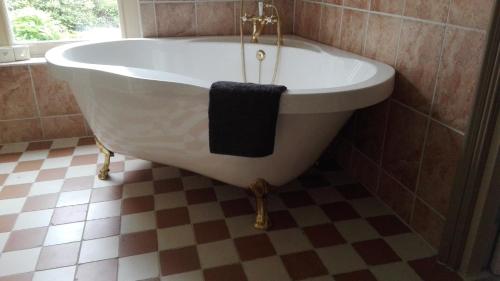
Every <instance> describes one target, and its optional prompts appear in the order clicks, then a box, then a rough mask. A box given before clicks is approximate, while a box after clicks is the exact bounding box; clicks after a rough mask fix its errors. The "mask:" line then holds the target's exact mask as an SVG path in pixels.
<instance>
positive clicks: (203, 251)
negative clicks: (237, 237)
mask: <svg viewBox="0 0 500 281" xmlns="http://www.w3.org/2000/svg"><path fill="white" fill-rule="evenodd" d="M197 249H198V255H199V258H200V264H201V267H202V268H210V267H217V266H222V265H228V264H233V263H238V262H239V257H238V253H237V252H236V248H235V246H234V243H233V241H232V240H231V239H227V240H222V241H217V242H212V243H205V244H201V245H198V246H197Z"/></svg>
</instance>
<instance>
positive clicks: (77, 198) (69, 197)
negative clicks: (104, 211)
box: [56, 189, 91, 207]
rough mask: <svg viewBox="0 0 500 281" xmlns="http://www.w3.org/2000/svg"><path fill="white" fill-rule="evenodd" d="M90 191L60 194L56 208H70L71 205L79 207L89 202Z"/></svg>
mask: <svg viewBox="0 0 500 281" xmlns="http://www.w3.org/2000/svg"><path fill="white" fill-rule="evenodd" d="M90 193H91V190H90V189H87V190H79V191H70V192H62V193H61V195H60V196H59V200H58V201H57V205H56V206H57V207H64V206H71V205H80V204H87V203H89V200H90Z"/></svg>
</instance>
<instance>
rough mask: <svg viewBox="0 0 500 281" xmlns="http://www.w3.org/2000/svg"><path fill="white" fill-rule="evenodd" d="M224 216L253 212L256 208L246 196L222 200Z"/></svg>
mask: <svg viewBox="0 0 500 281" xmlns="http://www.w3.org/2000/svg"><path fill="white" fill-rule="evenodd" d="M220 205H221V207H222V211H223V212H224V216H225V217H227V218H230V217H236V216H242V215H248V214H253V213H254V210H253V207H252V205H250V202H249V201H248V199H246V198H241V199H234V200H228V201H222V202H220Z"/></svg>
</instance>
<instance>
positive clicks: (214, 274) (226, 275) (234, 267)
mask: <svg viewBox="0 0 500 281" xmlns="http://www.w3.org/2000/svg"><path fill="white" fill-rule="evenodd" d="M203 276H204V277H205V280H206V281H246V280H247V278H246V276H245V272H244V271H243V268H242V266H241V265H240V264H231V265H224V266H220V267H214V268H210V269H205V270H204V271H203Z"/></svg>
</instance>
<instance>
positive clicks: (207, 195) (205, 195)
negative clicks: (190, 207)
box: [186, 187, 217, 204]
mask: <svg viewBox="0 0 500 281" xmlns="http://www.w3.org/2000/svg"><path fill="white" fill-rule="evenodd" d="M186 200H187V203H188V204H201V203H207V202H213V201H217V197H216V196H215V192H214V189H213V188H211V187H209V188H200V189H190V190H186Z"/></svg>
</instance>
